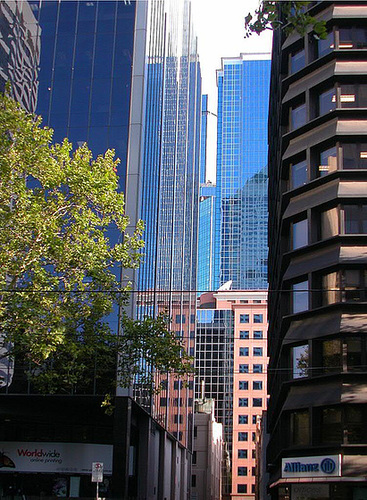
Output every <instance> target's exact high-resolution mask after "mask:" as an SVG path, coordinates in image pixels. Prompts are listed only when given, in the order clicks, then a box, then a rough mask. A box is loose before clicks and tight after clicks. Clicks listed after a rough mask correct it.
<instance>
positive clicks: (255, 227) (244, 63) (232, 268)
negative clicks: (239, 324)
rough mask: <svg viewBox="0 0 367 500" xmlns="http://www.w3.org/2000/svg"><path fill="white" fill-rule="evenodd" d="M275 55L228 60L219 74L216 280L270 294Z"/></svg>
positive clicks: (216, 281)
mask: <svg viewBox="0 0 367 500" xmlns="http://www.w3.org/2000/svg"><path fill="white" fill-rule="evenodd" d="M269 78H270V54H242V55H241V56H240V57H237V58H223V59H222V68H221V69H220V70H218V71H217V85H218V129H217V131H218V138H217V180H216V214H215V216H216V221H215V227H216V229H215V235H216V236H215V239H216V241H215V261H214V279H215V283H216V287H218V286H221V285H222V284H224V283H226V282H227V281H229V280H231V281H232V288H233V289H234V290H246V289H250V290H256V289H258V290H259V289H266V288H267V252H268V247H267V203H268V200H267V190H268V184H267V139H266V137H267V120H268V104H269Z"/></svg>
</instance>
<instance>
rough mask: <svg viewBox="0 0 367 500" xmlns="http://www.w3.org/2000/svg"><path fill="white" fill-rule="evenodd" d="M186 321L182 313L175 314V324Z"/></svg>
mask: <svg viewBox="0 0 367 500" xmlns="http://www.w3.org/2000/svg"><path fill="white" fill-rule="evenodd" d="M185 322H186V317H185V315H184V314H182V315H181V314H176V324H178V323H185Z"/></svg>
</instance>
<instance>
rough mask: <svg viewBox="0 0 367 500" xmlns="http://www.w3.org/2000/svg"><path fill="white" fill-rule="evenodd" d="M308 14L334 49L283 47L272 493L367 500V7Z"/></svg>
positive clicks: (299, 39) (315, 7)
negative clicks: (320, 24)
mask: <svg viewBox="0 0 367 500" xmlns="http://www.w3.org/2000/svg"><path fill="white" fill-rule="evenodd" d="M279 6H280V9H281V3H280V4H279ZM305 8H306V9H308V13H309V14H310V16H312V17H315V18H316V20H323V21H325V22H326V28H327V36H326V38H325V39H320V38H319V37H318V36H317V35H316V34H315V33H314V32H313V28H312V26H309V27H308V29H307V30H306V33H305V34H304V35H303V36H300V35H299V34H298V33H295V32H293V33H291V34H289V32H288V31H287V29H286V28H287V27H286V26H285V29H284V31H283V30H277V31H276V32H275V34H274V45H273V65H272V78H271V103H270V126H269V143H270V149H269V184H270V189H269V213H270V219H269V246H270V252H269V282H270V290H269V344H268V346H269V355H270V365H269V371H270V372H271V373H272V374H274V375H273V376H272V377H271V378H269V392H270V403H269V408H268V427H269V431H270V443H269V446H268V452H267V462H266V463H267V464H268V469H269V473H270V484H269V486H270V488H269V491H270V492H271V498H272V499H285V498H291V499H295V498H325V499H329V498H330V499H333V500H336V499H338V500H339V499H340V500H341V499H349V498H366V495H367V487H366V482H365V470H366V467H367V451H366V445H367V436H366V432H365V422H366V414H367V396H366V387H367V375H366V373H367V346H366V320H367V313H366V311H367V296H366V287H367V275H366V265H367V257H366V255H367V248H366V246H367V243H366V233H367V189H366V186H367V83H366V77H365V75H366V71H367V62H366V55H367V28H366V22H367V2H351V1H350V2H323V1H322V2H311V3H310V4H309V5H308V6H306V7H305ZM281 14H282V12H281ZM283 21H284V22H285V24H286V19H283Z"/></svg>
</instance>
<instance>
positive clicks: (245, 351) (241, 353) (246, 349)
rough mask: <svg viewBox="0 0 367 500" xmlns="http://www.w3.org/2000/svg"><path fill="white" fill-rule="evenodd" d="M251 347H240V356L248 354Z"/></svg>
mask: <svg viewBox="0 0 367 500" xmlns="http://www.w3.org/2000/svg"><path fill="white" fill-rule="evenodd" d="M248 354H249V348H248V347H240V356H248Z"/></svg>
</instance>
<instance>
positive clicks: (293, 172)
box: [290, 160, 308, 189]
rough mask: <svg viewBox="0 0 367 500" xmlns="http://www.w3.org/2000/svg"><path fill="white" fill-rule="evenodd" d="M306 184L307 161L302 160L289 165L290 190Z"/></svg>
mask: <svg viewBox="0 0 367 500" xmlns="http://www.w3.org/2000/svg"><path fill="white" fill-rule="evenodd" d="M307 182H308V166H307V161H306V160H302V161H299V162H297V163H291V166H290V184H291V188H292V189H295V188H297V187H299V186H303V185H304V184H307Z"/></svg>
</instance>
